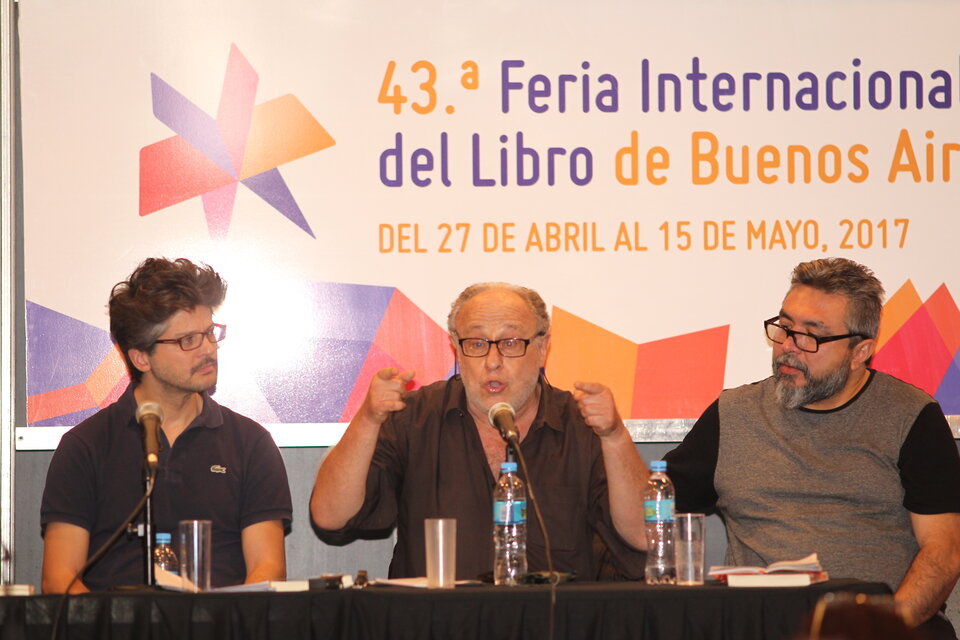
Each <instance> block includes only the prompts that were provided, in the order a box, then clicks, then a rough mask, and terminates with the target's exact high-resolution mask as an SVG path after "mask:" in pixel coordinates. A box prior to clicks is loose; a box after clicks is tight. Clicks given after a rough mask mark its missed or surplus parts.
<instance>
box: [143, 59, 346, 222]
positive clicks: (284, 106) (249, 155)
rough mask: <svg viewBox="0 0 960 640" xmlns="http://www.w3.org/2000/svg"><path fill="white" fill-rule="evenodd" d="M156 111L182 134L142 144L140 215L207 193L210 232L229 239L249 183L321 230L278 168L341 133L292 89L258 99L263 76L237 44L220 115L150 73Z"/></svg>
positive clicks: (293, 215)
mask: <svg viewBox="0 0 960 640" xmlns="http://www.w3.org/2000/svg"><path fill="white" fill-rule="evenodd" d="M150 80H151V85H152V91H153V113H154V115H155V116H156V117H157V119H158V120H160V121H161V122H162V123H164V124H165V125H167V126H168V127H170V129H172V130H173V132H174V133H176V134H177V135H175V136H173V137H172V138H167V139H165V140H161V141H160V142H155V143H154V144H151V145H148V146H146V147H143V148H142V149H141V150H140V215H141V216H145V215H147V214H150V213H154V212H155V211H159V210H161V209H164V208H166V207H169V206H172V205H175V204H178V203H180V202H183V201H184V200H189V199H190V198H195V197H197V196H200V197H201V199H202V200H203V209H204V212H205V213H206V217H207V229H208V230H209V232H210V236H211V237H213V238H217V239H222V238H225V237H226V235H227V230H228V229H229V228H230V218H231V216H232V215H233V205H234V199H235V198H236V193H237V184H238V183H240V182H242V183H243V184H244V185H246V186H247V188H249V189H250V190H251V191H253V192H254V193H256V194H257V195H258V196H260V197H261V198H263V199H264V200H265V201H266V202H267V203H268V204H270V205H271V206H272V207H274V208H275V209H276V210H277V211H279V212H280V213H282V214H283V215H284V216H286V217H287V218H289V219H290V220H291V221H292V222H293V223H294V224H296V225H297V226H298V227H300V228H301V229H303V230H304V231H305V232H306V233H308V234H310V236H311V237H315V236H314V235H313V231H312V230H311V229H310V225H309V224H308V223H307V220H306V218H304V216H303V213H302V212H301V211H300V207H299V206H298V205H297V201H296V200H295V199H294V197H293V194H292V193H291V192H290V189H289V188H288V187H287V183H286V182H284V180H283V176H281V175H280V171H279V170H278V169H277V167H278V166H279V165H281V164H283V163H285V162H290V161H292V160H296V159H297V158H302V157H303V156H306V155H309V154H311V153H315V152H317V151H320V150H321V149H326V148H327V147H331V146H333V145H334V144H336V143H335V141H334V139H333V138H332V137H331V136H330V134H329V133H327V131H326V130H325V129H324V128H323V127H322V126H321V125H320V123H319V122H317V120H316V119H315V118H314V117H313V116H312V115H311V114H310V112H308V111H307V109H306V107H304V106H303V104H302V103H301V102H300V101H299V100H297V98H296V97H294V96H293V95H291V94H288V95H285V96H281V97H279V98H274V99H273V100H269V101H267V102H264V103H262V104H258V105H255V104H254V98H255V97H256V93H257V83H258V81H259V77H258V76H257V72H256V71H254V69H253V67H252V66H250V63H249V62H247V59H246V58H244V57H243V54H242V53H240V50H239V49H237V47H236V45H231V47H230V59H229V61H228V63H227V73H226V77H225V78H224V80H223V92H222V93H221V94H220V107H219V109H218V111H217V117H216V119H214V118H212V117H211V116H209V115H207V114H206V113H205V112H204V111H203V110H201V109H200V108H199V107H197V106H196V105H195V104H194V103H192V102H191V101H190V100H188V99H187V98H186V97H184V96H183V95H182V94H181V93H180V92H178V91H177V90H176V89H174V88H173V87H171V86H170V85H169V84H167V83H166V82H164V81H163V80H162V79H160V77H159V76H157V75H156V74H150Z"/></svg>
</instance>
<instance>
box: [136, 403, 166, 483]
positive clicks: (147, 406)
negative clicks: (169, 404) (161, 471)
mask: <svg viewBox="0 0 960 640" xmlns="http://www.w3.org/2000/svg"><path fill="white" fill-rule="evenodd" d="M136 415H137V422H139V423H140V425H141V426H142V427H143V450H144V453H146V454H147V468H148V469H149V470H150V471H156V470H157V464H158V463H159V462H160V438H159V436H158V435H157V431H158V430H159V429H160V424H161V423H162V422H163V409H161V408H160V405H159V404H157V403H156V402H144V403H143V404H141V405H140V406H139V407H137V414H136Z"/></svg>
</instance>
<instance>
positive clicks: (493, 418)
mask: <svg viewBox="0 0 960 640" xmlns="http://www.w3.org/2000/svg"><path fill="white" fill-rule="evenodd" d="M504 413H506V414H507V415H509V416H510V417H511V418H515V417H516V415H517V412H516V411H514V410H513V407H512V406H510V403H508V402H498V403H497V404H495V405H493V406H492V407H490V411H489V412H488V413H487V419H488V420H489V421H490V424H491V425H493V426H494V427H498V428H499V426H500V425H498V424H497V417H498V416H499V415H502V414H504Z"/></svg>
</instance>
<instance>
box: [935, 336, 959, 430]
mask: <svg viewBox="0 0 960 640" xmlns="http://www.w3.org/2000/svg"><path fill="white" fill-rule="evenodd" d="M935 397H936V399H937V402H939V403H940V407H941V408H942V409H943V412H944V413H945V414H947V415H948V416H955V415H960V351H958V352H957V353H955V354H954V356H953V361H952V362H951V363H950V366H949V367H948V368H947V373H946V374H945V375H944V376H943V380H941V381H940V387H939V388H938V389H937V395H936V396H935Z"/></svg>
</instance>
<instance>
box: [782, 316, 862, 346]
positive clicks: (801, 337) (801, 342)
mask: <svg viewBox="0 0 960 640" xmlns="http://www.w3.org/2000/svg"><path fill="white" fill-rule="evenodd" d="M779 319H780V316H773V317H772V318H770V319H769V320H764V321H763V327H764V329H765V330H766V332H767V337H768V338H770V341H771V342H776V343H777V344H783V343H784V342H786V341H787V340H789V339H790V338H793V343H794V344H795V345H797V349H800V351H806V352H807V353H816V352H817V351H818V350H819V349H820V345H821V344H823V343H824V342H833V341H835V340H843V339H844V338H864V339H869V338H870V336H865V335H863V334H862V333H845V334H843V335H842V336H815V335H813V334H810V333H804V332H803V331H794V330H793V329H788V328H786V327H782V326H780V325H779V324H777V320H779Z"/></svg>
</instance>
